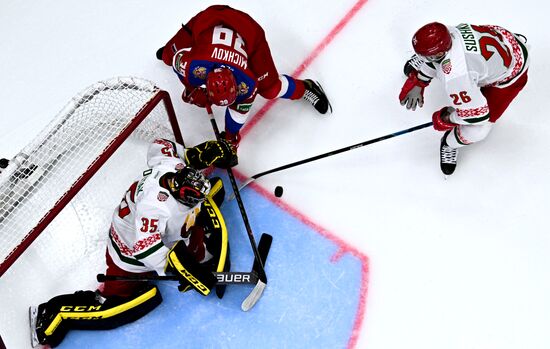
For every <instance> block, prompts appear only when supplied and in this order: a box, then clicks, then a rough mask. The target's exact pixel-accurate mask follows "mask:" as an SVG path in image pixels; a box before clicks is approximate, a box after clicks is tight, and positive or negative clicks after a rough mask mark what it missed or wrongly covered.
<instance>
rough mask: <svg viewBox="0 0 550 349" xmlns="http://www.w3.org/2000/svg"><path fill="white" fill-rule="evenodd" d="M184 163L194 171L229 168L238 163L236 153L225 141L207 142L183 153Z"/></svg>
mask: <svg viewBox="0 0 550 349" xmlns="http://www.w3.org/2000/svg"><path fill="white" fill-rule="evenodd" d="M185 162H186V163H187V164H188V165H190V166H191V167H194V168H196V169H199V170H201V169H203V168H207V167H209V166H212V165H214V166H216V167H219V168H224V169H225V168H230V167H233V166H236V165H237V164H238V163H239V160H238V157H237V152H236V150H235V149H234V148H233V147H232V146H231V144H230V143H229V142H228V141H226V140H225V139H220V140H219V141H207V142H204V143H201V144H199V145H197V146H195V147H193V148H189V149H187V150H186V152H185Z"/></svg>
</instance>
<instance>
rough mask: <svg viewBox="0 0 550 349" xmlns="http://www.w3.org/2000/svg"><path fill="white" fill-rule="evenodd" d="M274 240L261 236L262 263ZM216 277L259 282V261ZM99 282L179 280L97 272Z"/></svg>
mask: <svg viewBox="0 0 550 349" xmlns="http://www.w3.org/2000/svg"><path fill="white" fill-rule="evenodd" d="M272 241H273V236H271V235H269V234H267V233H263V234H262V236H261V237H260V243H259V244H258V253H259V254H260V259H261V261H262V265H263V264H264V263H265V261H266V260H267V256H268V254H269V250H270V248H271V242H272ZM212 274H214V276H215V277H216V279H217V280H218V282H217V284H218V285H235V284H255V283H257V282H258V263H257V261H254V265H253V267H252V271H250V272H241V271H223V272H212ZM96 278H97V281H98V282H105V281H179V279H178V277H177V276H176V275H157V276H141V275H126V276H118V275H105V274H97V276H96Z"/></svg>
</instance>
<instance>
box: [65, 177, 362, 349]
mask: <svg viewBox="0 0 550 349" xmlns="http://www.w3.org/2000/svg"><path fill="white" fill-rule="evenodd" d="M226 188H228V189H227V192H229V193H231V188H230V185H229V183H226ZM226 197H227V195H226ZM242 198H243V202H244V203H245V207H246V209H247V213H248V216H249V219H250V222H251V225H252V230H253V231H254V233H255V236H256V239H257V240H259V237H260V234H261V233H262V232H265V233H269V234H271V235H273V244H272V246H271V250H270V253H269V257H268V259H267V263H266V272H267V275H268V286H267V288H266V290H265V292H264V294H263V297H262V298H261V299H260V301H259V302H258V303H257V304H256V306H255V307H254V308H253V309H252V310H250V311H249V312H243V311H242V310H241V308H240V306H241V303H242V301H243V300H244V299H245V298H246V296H247V295H248V294H249V293H250V291H251V290H252V287H253V286H252V285H245V286H240V285H239V286H235V285H230V286H228V287H227V290H226V293H225V296H224V298H223V299H222V300H220V299H218V298H217V297H216V296H215V295H214V294H211V295H209V296H208V297H203V296H201V295H199V294H198V293H197V292H194V291H191V292H187V293H183V294H182V293H180V292H179V291H178V290H177V283H176V282H173V281H167V282H161V283H159V284H158V285H159V287H160V290H161V293H162V296H163V299H164V301H163V303H162V304H161V305H160V306H159V307H157V308H156V309H154V310H153V311H152V312H151V313H149V314H148V315H146V316H145V317H143V318H141V319H140V320H138V321H136V322H134V323H131V324H128V325H126V326H122V327H120V328H117V329H114V330H110V331H71V332H69V334H68V335H67V336H66V337H65V340H64V341H63V342H62V344H61V346H60V348H71V349H72V348H81V349H82V348H179V349H181V348H331V349H334V348H347V346H348V342H349V339H350V336H351V335H352V330H353V326H354V322H355V319H356V316H357V312H358V309H359V308H358V307H359V300H360V286H361V261H360V260H359V259H358V258H356V257H354V256H352V255H350V254H344V255H343V256H342V257H341V258H340V259H338V260H337V261H336V262H333V261H331V257H332V256H333V255H334V253H335V252H336V251H338V246H337V245H336V244H335V243H334V242H333V241H331V240H329V239H327V238H326V237H324V236H322V235H321V234H319V233H318V232H316V231H315V230H313V229H312V228H311V227H310V226H308V225H306V224H304V223H303V222H302V221H300V220H299V219H297V218H295V217H294V216H292V215H290V214H289V213H288V212H286V211H284V210H282V209H281V208H280V207H278V206H277V205H275V204H274V203H273V202H270V201H269V200H266V199H265V198H264V197H263V196H261V195H259V194H258V193H257V192H256V191H254V190H252V189H251V188H246V189H244V190H243V192H242ZM222 212H223V214H224V217H225V219H226V224H227V227H228V229H229V243H230V248H231V263H232V270H239V271H248V270H250V268H251V267H252V263H253V255H252V251H251V247H250V242H249V240H248V237H247V234H246V230H245V228H244V225H243V223H242V218H241V215H240V213H239V209H238V206H237V203H236V201H235V200H232V201H229V202H225V203H224V204H223V206H222Z"/></svg>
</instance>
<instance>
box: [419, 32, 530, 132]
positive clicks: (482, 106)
mask: <svg viewBox="0 0 550 349" xmlns="http://www.w3.org/2000/svg"><path fill="white" fill-rule="evenodd" d="M448 29H449V32H450V34H451V38H452V47H451V49H450V51H449V52H448V53H447V55H446V56H445V58H444V59H443V60H442V61H441V62H440V63H434V64H431V63H424V64H423V65H422V66H421V67H420V70H419V72H420V74H421V77H422V75H424V76H426V77H428V78H433V77H437V78H438V79H440V80H441V81H442V82H443V84H444V85H445V90H446V92H447V95H448V97H449V101H450V104H449V105H450V106H452V107H453V108H455V112H453V113H452V114H451V121H452V122H454V123H456V124H462V125H471V124H476V123H480V122H488V121H489V118H490V113H491V111H490V110H489V105H488V104H487V99H486V98H485V96H484V95H483V93H482V91H481V88H483V87H492V86H494V87H506V86H509V85H510V84H512V83H514V82H515V81H516V80H517V79H518V78H519V77H520V76H521V75H522V74H523V73H524V72H526V71H527V69H528V66H529V60H528V54H527V48H526V47H525V45H524V43H522V42H521V41H520V40H519V39H518V38H517V37H516V36H515V35H514V34H513V33H511V32H510V31H508V30H506V29H504V28H501V27H498V26H494V25H473V24H459V25H457V26H456V27H448Z"/></svg>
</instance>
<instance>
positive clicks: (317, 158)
mask: <svg viewBox="0 0 550 349" xmlns="http://www.w3.org/2000/svg"><path fill="white" fill-rule="evenodd" d="M432 124H433V123H432V122H427V123H425V124H422V125H418V126H415V127H411V128H408V129H406V130H401V131H397V132H394V133H390V134H388V135H385V136H382V137H378V138H374V139H370V140H368V141H364V142H361V143H357V144H354V145H350V146H347V147H344V148H340V149H337V150H333V151H329V152H327V153H324V154H320V155H317V156H313V157H310V158H307V159H303V160H300V161H296V162H292V163H290V164H286V165H283V166H279V167H276V168H273V169H271V170H268V171H264V172H260V173H258V174H255V175H254V176H252V177H250V178H248V179H247V180H246V181H244V183H243V184H241V186H240V188H239V189H238V190H237V191H234V193H237V192H238V191H240V190H242V189H243V188H244V187H246V186H247V185H249V184H250V183H252V182H253V181H255V180H256V179H258V178H260V177H263V176H265V175H268V174H270V173H273V172H278V171H282V170H286V169H288V168H291V167H296V166H299V165H303V164H306V163H308V162H312V161H315V160H319V159H322V158H326V157H329V156H332V155H336V154H340V153H343V152H346V151H348V150H353V149H357V148H361V147H364V146H365V145H369V144H373V143H377V142H380V141H383V140H386V139H390V138H394V137H397V136H401V135H403V134H405V133H410V132H414V131H417V130H421V129H423V128H426V127H430V126H432ZM232 199H233V196H231V197H230V198H229V200H232Z"/></svg>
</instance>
